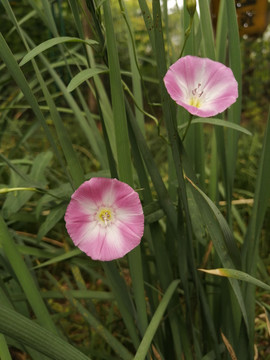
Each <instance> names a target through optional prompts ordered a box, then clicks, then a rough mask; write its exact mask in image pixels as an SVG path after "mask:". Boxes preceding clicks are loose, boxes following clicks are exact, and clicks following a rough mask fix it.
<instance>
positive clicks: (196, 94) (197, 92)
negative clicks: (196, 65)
mask: <svg viewBox="0 0 270 360" xmlns="http://www.w3.org/2000/svg"><path fill="white" fill-rule="evenodd" d="M201 86H202V84H200V83H198V86H197V87H196V88H195V89H193V90H192V91H191V97H190V99H189V105H191V106H194V107H196V108H200V107H201V105H202V98H201V96H202V94H203V90H202V89H201Z"/></svg>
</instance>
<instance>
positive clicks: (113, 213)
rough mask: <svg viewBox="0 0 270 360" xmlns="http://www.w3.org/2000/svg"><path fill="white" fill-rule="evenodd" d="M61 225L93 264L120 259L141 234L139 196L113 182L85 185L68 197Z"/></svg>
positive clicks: (93, 181)
mask: <svg viewBox="0 0 270 360" xmlns="http://www.w3.org/2000/svg"><path fill="white" fill-rule="evenodd" d="M65 221H66V228H67V231H68V233H69V235H70V237H71V239H72V240H73V242H74V244H75V245H76V246H78V247H79V248H80V249H81V250H82V251H83V252H85V253H86V254H87V255H88V256H90V257H91V258H92V259H93V260H102V261H110V260H115V259H118V258H121V257H123V256H124V255H125V254H127V253H128V252H129V251H131V250H132V249H134V248H135V247H136V246H137V245H139V243H140V241H141V238H142V236H143V231H144V215H143V210H142V205H141V203H140V199H139V195H138V194H137V193H136V192H135V191H134V190H133V189H132V188H131V187H130V186H129V185H127V184H125V183H123V182H121V181H119V180H117V179H107V178H99V177H96V178H92V179H90V180H88V181H85V182H84V183H83V184H82V185H81V186H80V187H79V188H78V189H77V190H76V191H75V192H74V194H73V195H72V196H71V201H70V203H69V205H68V207H67V210H66V214H65Z"/></svg>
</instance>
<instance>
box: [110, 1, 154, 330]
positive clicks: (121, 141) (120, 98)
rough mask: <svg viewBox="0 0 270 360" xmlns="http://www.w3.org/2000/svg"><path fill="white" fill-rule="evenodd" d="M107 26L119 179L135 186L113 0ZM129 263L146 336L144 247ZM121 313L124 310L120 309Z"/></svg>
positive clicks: (129, 257)
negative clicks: (142, 257)
mask: <svg viewBox="0 0 270 360" xmlns="http://www.w3.org/2000/svg"><path fill="white" fill-rule="evenodd" d="M103 10H104V23H105V29H106V38H107V53H108V64H109V76H110V87H111V96H112V109H113V116H114V126H115V137H116V150H117V160H118V173H119V179H120V180H121V181H124V182H126V183H128V184H129V185H131V186H132V185H133V176H132V167H131V164H132V162H131V155H130V148H129V138H128V127H127V118H126V108H125V100H124V93H123V88H122V83H121V74H120V65H119V59H118V52H117V45H116V38H115V34H114V26H113V18H112V14H111V8H110V3H109V1H106V2H105V3H103ZM128 261H129V266H130V272H131V277H132V284H133V287H134V289H136V291H135V290H134V297H135V303H136V308H137V314H138V321H139V328H140V330H141V331H142V333H144V331H145V329H146V327H147V324H148V319H147V313H146V304H145V298H144V283H143V273H142V259H141V250H140V247H137V248H135V249H134V250H133V251H132V252H130V253H129V254H128ZM120 310H121V309H120Z"/></svg>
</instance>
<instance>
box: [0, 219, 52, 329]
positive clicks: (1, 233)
mask: <svg viewBox="0 0 270 360" xmlns="http://www.w3.org/2000/svg"><path fill="white" fill-rule="evenodd" d="M0 246H1V247H2V248H3V250H4V253H5V255H6V257H7V258H8V261H9V263H10V265H11V267H12V269H13V271H14V273H15V274H16V276H17V279H18V282H19V283H20V285H21V287H22V288H23V290H24V292H25V294H26V297H27V300H28V301H29V303H30V305H31V307H32V309H33V311H34V313H35V315H36V317H37V319H38V321H39V323H40V324H41V325H43V326H44V327H45V328H47V329H49V330H51V331H52V332H54V333H56V334H57V333H58V331H57V329H56V327H55V324H54V322H53V321H52V319H51V317H50V314H49V312H48V309H47V307H46V305H45V303H44V302H43V299H42V297H41V295H40V292H39V290H38V288H37V287H36V284H35V281H34V279H33V277H32V276H31V274H30V272H29V270H28V268H27V266H26V264H25V262H24V261H23V259H22V257H21V254H20V253H19V251H18V249H17V247H16V244H15V242H14V240H13V238H12V237H11V235H10V233H9V231H8V228H7V226H6V224H5V222H4V220H3V218H2V217H1V216H0ZM0 323H1V321H0Z"/></svg>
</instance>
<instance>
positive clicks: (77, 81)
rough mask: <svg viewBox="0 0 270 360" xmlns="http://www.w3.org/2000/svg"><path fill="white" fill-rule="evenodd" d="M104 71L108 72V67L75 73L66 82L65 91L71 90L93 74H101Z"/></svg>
mask: <svg viewBox="0 0 270 360" xmlns="http://www.w3.org/2000/svg"><path fill="white" fill-rule="evenodd" d="M105 72H108V69H99V68H93V69H86V70H83V71H80V72H79V74H77V75H75V76H74V78H73V79H72V80H71V81H70V83H69V84H68V87H67V91H69V92H71V91H73V90H74V89H76V88H77V87H78V86H80V85H81V84H82V83H83V82H84V81H86V80H88V79H90V78H92V77H93V76H95V75H98V74H103V73H105Z"/></svg>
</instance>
